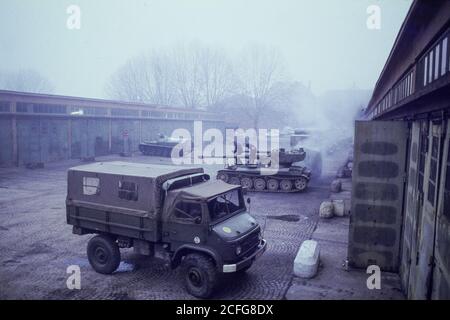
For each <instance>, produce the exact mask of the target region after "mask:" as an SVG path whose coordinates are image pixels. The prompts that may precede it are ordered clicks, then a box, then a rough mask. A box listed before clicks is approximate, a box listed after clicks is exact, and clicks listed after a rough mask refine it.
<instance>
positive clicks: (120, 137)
mask: <svg viewBox="0 0 450 320" xmlns="http://www.w3.org/2000/svg"><path fill="white" fill-rule="evenodd" d="M196 120H198V121H202V122H203V127H204V129H208V128H218V129H223V127H224V122H223V120H221V119H219V117H218V116H217V115H215V114H213V113H210V112H205V111H201V110H192V109H183V108H172V107H168V106H158V105H150V104H143V103H142V104H140V103H129V102H121V101H112V100H102V99H89V98H82V97H68V96H59V95H48V94H35V93H26V92H16V91H5V90H0V166H11V165H26V164H33V163H45V162H50V161H57V160H64V159H80V158H91V157H95V156H100V155H105V154H109V153H121V152H123V150H124V140H125V139H129V141H128V142H127V143H129V144H130V145H131V149H132V151H136V150H137V147H138V144H139V143H140V142H141V141H145V140H154V139H156V138H157V137H158V134H159V133H163V134H165V135H169V136H170V134H171V133H172V131H173V130H174V129H177V128H185V129H187V130H189V131H191V132H192V130H193V123H194V121H196Z"/></svg>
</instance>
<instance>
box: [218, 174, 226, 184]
mask: <svg viewBox="0 0 450 320" xmlns="http://www.w3.org/2000/svg"><path fill="white" fill-rule="evenodd" d="M217 180H222V181H224V182H228V175H227V174H226V173H225V172H219V173H218V174H217Z"/></svg>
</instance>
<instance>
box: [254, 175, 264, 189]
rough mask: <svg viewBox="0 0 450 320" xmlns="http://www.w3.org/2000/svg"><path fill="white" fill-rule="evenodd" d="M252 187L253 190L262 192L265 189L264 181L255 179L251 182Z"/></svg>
mask: <svg viewBox="0 0 450 320" xmlns="http://www.w3.org/2000/svg"><path fill="white" fill-rule="evenodd" d="M253 185H254V186H255V190H258V191H262V190H264V189H265V188H266V181H265V180H264V179H263V178H256V179H255V180H254V181H253Z"/></svg>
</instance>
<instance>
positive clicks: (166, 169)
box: [66, 161, 203, 242]
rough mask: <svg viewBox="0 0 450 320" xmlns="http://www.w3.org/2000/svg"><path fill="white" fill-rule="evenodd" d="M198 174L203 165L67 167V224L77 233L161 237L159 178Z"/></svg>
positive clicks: (109, 163) (161, 193) (104, 163)
mask: <svg viewBox="0 0 450 320" xmlns="http://www.w3.org/2000/svg"><path fill="white" fill-rule="evenodd" d="M201 173H203V169H202V168H186V167H174V166H165V165H153V164H140V163H128V162H120V161H113V162H97V163H92V164H86V165H81V166H77V167H73V168H70V169H69V171H68V181H69V184H68V190H67V199H66V214H67V223H68V224H70V225H73V232H74V233H77V234H84V233H101V232H106V233H111V234H115V235H122V236H125V237H130V238H136V239H143V240H147V241H153V242H156V241H160V240H161V230H159V228H161V219H160V217H161V210H162V205H163V196H164V190H162V186H163V184H164V182H166V181H169V180H173V179H176V178H179V177H183V176H189V175H194V174H201Z"/></svg>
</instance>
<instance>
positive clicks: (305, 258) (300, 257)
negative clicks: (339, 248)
mask: <svg viewBox="0 0 450 320" xmlns="http://www.w3.org/2000/svg"><path fill="white" fill-rule="evenodd" d="M319 258H320V249H319V244H318V243H317V241H314V240H305V241H303V243H302V245H301V246H300V249H299V250H298V253H297V256H296V257H295V260H294V274H295V275H296V276H297V277H300V278H312V277H314V276H315V275H316V273H317V268H318V266H319Z"/></svg>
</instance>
